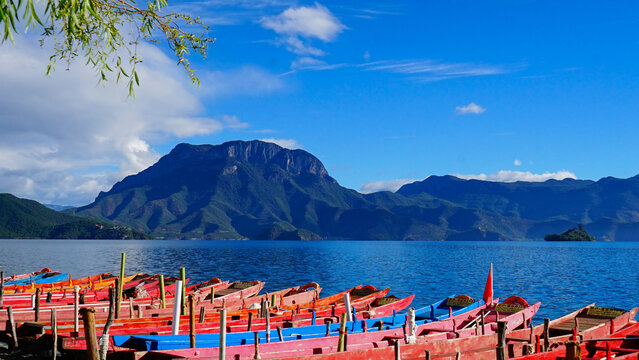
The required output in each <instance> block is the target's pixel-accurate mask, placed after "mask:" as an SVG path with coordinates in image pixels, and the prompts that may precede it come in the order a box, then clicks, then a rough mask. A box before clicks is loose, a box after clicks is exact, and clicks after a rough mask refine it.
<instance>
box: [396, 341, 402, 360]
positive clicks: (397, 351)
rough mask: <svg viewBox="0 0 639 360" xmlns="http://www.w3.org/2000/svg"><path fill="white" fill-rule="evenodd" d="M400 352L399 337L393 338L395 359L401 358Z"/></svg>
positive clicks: (399, 359)
mask: <svg viewBox="0 0 639 360" xmlns="http://www.w3.org/2000/svg"><path fill="white" fill-rule="evenodd" d="M401 359H402V354H401V352H400V350H399V339H395V360H401Z"/></svg>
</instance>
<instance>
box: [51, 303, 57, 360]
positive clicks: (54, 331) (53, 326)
mask: <svg viewBox="0 0 639 360" xmlns="http://www.w3.org/2000/svg"><path fill="white" fill-rule="evenodd" d="M55 315H56V314H55V308H51V337H52V338H53V339H52V340H53V346H52V348H51V351H52V353H53V354H52V355H53V356H52V357H53V360H55V359H56V358H57V357H58V322H57V319H56V316H55Z"/></svg>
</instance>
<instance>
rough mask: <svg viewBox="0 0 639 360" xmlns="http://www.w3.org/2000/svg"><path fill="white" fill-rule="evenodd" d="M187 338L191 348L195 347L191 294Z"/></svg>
mask: <svg viewBox="0 0 639 360" xmlns="http://www.w3.org/2000/svg"><path fill="white" fill-rule="evenodd" d="M202 309H204V308H202ZM189 340H190V344H191V348H192V349H193V348H195V299H194V298H193V294H190V295H189Z"/></svg>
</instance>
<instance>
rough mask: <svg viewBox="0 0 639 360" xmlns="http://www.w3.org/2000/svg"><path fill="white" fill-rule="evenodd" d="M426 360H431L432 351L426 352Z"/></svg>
mask: <svg viewBox="0 0 639 360" xmlns="http://www.w3.org/2000/svg"><path fill="white" fill-rule="evenodd" d="M426 360H430V350H426Z"/></svg>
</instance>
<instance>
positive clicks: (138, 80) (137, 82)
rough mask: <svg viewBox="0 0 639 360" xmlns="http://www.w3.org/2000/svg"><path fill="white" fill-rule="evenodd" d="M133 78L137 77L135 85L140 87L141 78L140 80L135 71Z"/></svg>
mask: <svg viewBox="0 0 639 360" xmlns="http://www.w3.org/2000/svg"><path fill="white" fill-rule="evenodd" d="M133 76H135V83H136V84H138V86H140V78H138V72H137V71H134V72H133Z"/></svg>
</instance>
